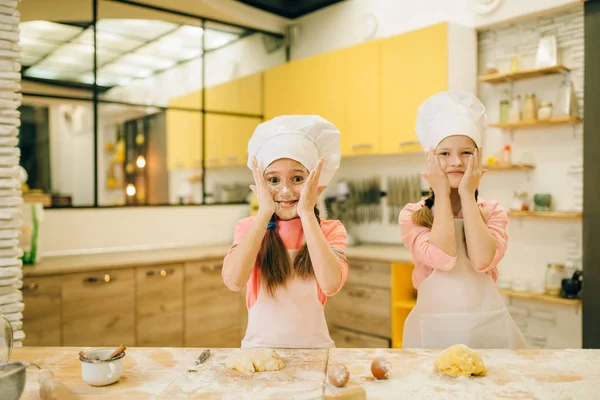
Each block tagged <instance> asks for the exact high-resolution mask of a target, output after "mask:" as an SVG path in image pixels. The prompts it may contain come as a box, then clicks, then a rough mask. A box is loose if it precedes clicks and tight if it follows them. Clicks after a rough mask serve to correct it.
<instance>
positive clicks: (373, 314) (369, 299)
mask: <svg viewBox="0 0 600 400" xmlns="http://www.w3.org/2000/svg"><path fill="white" fill-rule="evenodd" d="M390 301H391V300H390V291H389V290H387V289H380V288H376V287H372V286H364V285H352V284H350V285H346V286H345V287H344V288H343V289H342V290H341V291H340V292H339V293H338V294H336V295H335V296H333V297H331V298H329V300H328V301H327V307H326V313H327V320H328V323H329V325H330V326H337V327H342V328H348V329H351V330H353V331H358V332H363V333H371V334H374V335H379V336H382V337H386V338H389V337H390V335H391V332H390V308H391V306H390Z"/></svg>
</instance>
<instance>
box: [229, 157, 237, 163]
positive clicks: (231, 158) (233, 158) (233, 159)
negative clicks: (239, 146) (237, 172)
mask: <svg viewBox="0 0 600 400" xmlns="http://www.w3.org/2000/svg"><path fill="white" fill-rule="evenodd" d="M238 159H239V157H238V156H227V161H231V162H233V161H237V160H238Z"/></svg>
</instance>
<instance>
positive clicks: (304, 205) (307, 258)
mask: <svg viewBox="0 0 600 400" xmlns="http://www.w3.org/2000/svg"><path fill="white" fill-rule="evenodd" d="M339 138H340V133H339V131H338V129H337V128H336V127H335V126H334V125H333V124H331V123H330V122H328V121H326V120H324V119H323V118H321V117H318V116H312V115H308V116H281V117H277V118H274V119H272V120H270V121H267V122H264V123H262V124H260V125H259V126H258V127H257V128H256V130H255V132H254V135H253V136H252V138H251V139H250V142H249V143H248V166H249V167H250V169H251V170H252V174H253V177H254V182H255V185H253V186H251V189H252V190H253V191H254V193H255V194H256V196H257V197H258V201H259V208H258V212H257V215H256V216H254V217H249V218H244V219H242V220H241V221H239V222H238V224H237V225H236V228H235V233H234V239H233V246H232V247H231V249H230V251H229V252H228V254H227V256H226V257H225V260H224V263H223V281H224V282H225V285H226V286H227V287H228V288H229V289H231V290H234V291H238V290H240V289H241V288H242V287H243V286H246V287H247V289H246V306H247V308H248V326H247V329H246V335H245V337H244V340H243V341H242V347H243V348H250V347H271V348H286V347H291V348H330V347H333V345H334V343H333V341H332V340H331V338H330V336H329V331H328V328H327V323H326V321H325V313H324V305H325V302H326V301H327V297H328V296H333V295H334V294H336V293H337V292H338V291H339V290H340V289H341V288H342V286H343V285H344V283H345V281H346V277H347V275H348V265H347V262H346V256H345V254H344V250H345V247H346V230H345V229H344V226H343V225H342V223H341V222H340V221H335V220H323V219H321V218H320V216H319V210H318V208H317V206H316V204H317V200H318V197H319V195H320V194H321V192H322V191H323V190H324V189H325V188H326V185H327V184H328V183H329V181H330V180H331V178H332V177H333V174H334V173H335V171H336V170H337V168H338V167H339V162H340V145H339V143H340V142H339V140H340V139H339Z"/></svg>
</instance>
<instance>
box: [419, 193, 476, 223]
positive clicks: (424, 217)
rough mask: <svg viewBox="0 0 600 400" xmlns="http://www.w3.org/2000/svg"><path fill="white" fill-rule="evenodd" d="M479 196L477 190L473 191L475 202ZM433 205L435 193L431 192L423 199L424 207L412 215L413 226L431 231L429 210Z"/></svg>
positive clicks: (430, 212) (431, 220) (430, 213)
mask: <svg viewBox="0 0 600 400" xmlns="http://www.w3.org/2000/svg"><path fill="white" fill-rule="evenodd" d="M478 196H479V190H475V200H477V197H478ZM434 203H435V193H433V190H431V193H430V194H429V197H428V198H426V199H425V205H424V206H423V207H421V209H420V210H419V211H417V212H416V213H414V214H413V215H412V221H413V223H414V224H415V225H420V226H424V227H425V228H429V229H431V227H432V226H433V212H432V211H431V208H432V207H433V204H434Z"/></svg>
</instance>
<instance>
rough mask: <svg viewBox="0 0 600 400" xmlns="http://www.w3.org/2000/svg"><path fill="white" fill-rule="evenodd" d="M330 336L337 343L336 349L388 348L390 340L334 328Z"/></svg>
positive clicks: (330, 331)
mask: <svg viewBox="0 0 600 400" xmlns="http://www.w3.org/2000/svg"><path fill="white" fill-rule="evenodd" d="M329 336H331V339H332V340H333V341H334V342H335V347H340V348H344V347H353V348H362V349H364V348H388V347H390V340H389V339H386V338H381V337H377V336H373V335H367V334H363V333H358V332H353V331H350V330H347V329H344V328H337V327H334V328H333V329H330V330H329Z"/></svg>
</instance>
